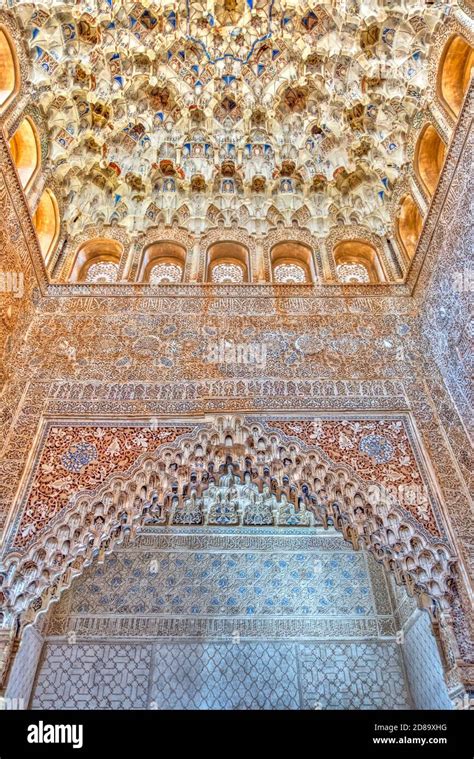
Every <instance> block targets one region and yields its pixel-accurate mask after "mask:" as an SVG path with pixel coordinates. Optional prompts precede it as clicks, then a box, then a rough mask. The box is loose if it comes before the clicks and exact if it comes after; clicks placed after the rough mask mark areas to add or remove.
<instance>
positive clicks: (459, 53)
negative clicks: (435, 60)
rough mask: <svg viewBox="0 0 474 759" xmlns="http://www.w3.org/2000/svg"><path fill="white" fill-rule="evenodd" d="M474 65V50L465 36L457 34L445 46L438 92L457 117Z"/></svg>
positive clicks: (452, 114)
mask: <svg viewBox="0 0 474 759" xmlns="http://www.w3.org/2000/svg"><path fill="white" fill-rule="evenodd" d="M473 66H474V50H473V48H472V47H471V45H470V44H469V43H468V42H467V40H465V39H464V37H461V36H459V35H458V34H455V35H454V36H453V37H451V38H450V39H449V40H448V41H447V43H446V45H445V48H444V51H443V55H442V56H441V61H440V65H439V71H438V94H439V97H440V98H441V100H442V102H443V104H444V105H445V107H446V108H447V110H448V111H449V113H450V114H451V116H452V117H453V118H455V119H457V117H458V116H459V112H460V110H461V108H462V104H463V102H464V96H465V94H466V92H467V90H468V88H469V83H470V81H471V72H472V67H473Z"/></svg>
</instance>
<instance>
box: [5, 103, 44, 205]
mask: <svg viewBox="0 0 474 759" xmlns="http://www.w3.org/2000/svg"><path fill="white" fill-rule="evenodd" d="M10 152H11V155H12V158H13V162H14V164H15V166H16V170H17V171H18V176H19V177H20V182H21V186H22V187H23V189H24V190H29V188H30V187H31V185H32V184H33V181H34V179H35V177H36V174H37V173H38V171H39V168H40V166H41V146H40V141H39V137H38V132H37V130H36V127H35V124H34V122H33V119H31V118H30V117H29V116H26V117H25V118H24V119H23V121H22V122H21V124H20V126H19V127H18V129H17V130H16V132H15V134H14V135H13V137H12V138H11V140H10Z"/></svg>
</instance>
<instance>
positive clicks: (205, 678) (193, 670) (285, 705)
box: [151, 642, 299, 709]
mask: <svg viewBox="0 0 474 759" xmlns="http://www.w3.org/2000/svg"><path fill="white" fill-rule="evenodd" d="M151 697H152V700H153V701H154V702H155V704H154V706H155V708H157V709H295V708H298V706H299V698H298V671H297V661H296V657H295V649H294V646H292V645H288V644H278V643H266V642H257V643H254V642H251V643H247V642H245V643H238V642H235V643H177V644H176V643H171V644H163V645H161V646H159V647H157V648H156V650H155V667H154V672H153V683H152V691H151Z"/></svg>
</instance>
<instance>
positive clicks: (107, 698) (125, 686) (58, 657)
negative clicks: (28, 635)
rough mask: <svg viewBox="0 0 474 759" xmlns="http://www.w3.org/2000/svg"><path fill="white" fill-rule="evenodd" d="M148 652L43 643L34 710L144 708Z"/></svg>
mask: <svg viewBox="0 0 474 759" xmlns="http://www.w3.org/2000/svg"><path fill="white" fill-rule="evenodd" d="M150 656H151V647H150V646H146V645H142V646H135V645H129V644H123V645H121V646H115V645H114V646H111V645H108V644H104V645H98V644H93V645H80V646H78V645H75V644H73V643H67V642H66V643H54V644H52V645H50V644H47V645H46V647H45V651H44V656H43V662H42V664H41V666H40V671H39V678H38V681H37V685H36V688H35V692H34V695H33V699H32V704H31V707H32V708H33V709H145V708H146V706H147V686H148V675H149V671H150Z"/></svg>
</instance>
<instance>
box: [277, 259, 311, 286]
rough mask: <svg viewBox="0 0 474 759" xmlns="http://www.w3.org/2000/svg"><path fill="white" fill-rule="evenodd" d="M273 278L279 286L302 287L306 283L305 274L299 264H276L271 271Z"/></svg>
mask: <svg viewBox="0 0 474 759" xmlns="http://www.w3.org/2000/svg"><path fill="white" fill-rule="evenodd" d="M273 278H274V280H275V282H278V283H279V284H287V285H290V284H295V285H303V284H304V283H305V282H306V272H305V270H304V268H303V267H302V266H301V264H294V263H287V264H278V265H277V266H275V267H274V269H273Z"/></svg>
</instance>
